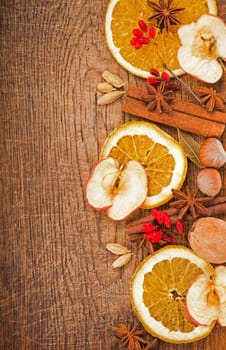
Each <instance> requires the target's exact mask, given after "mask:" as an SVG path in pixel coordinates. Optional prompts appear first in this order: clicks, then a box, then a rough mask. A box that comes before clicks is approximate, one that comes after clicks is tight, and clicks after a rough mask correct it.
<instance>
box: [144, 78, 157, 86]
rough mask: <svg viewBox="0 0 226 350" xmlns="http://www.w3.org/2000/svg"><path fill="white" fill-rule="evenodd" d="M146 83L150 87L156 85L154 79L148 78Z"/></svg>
mask: <svg viewBox="0 0 226 350" xmlns="http://www.w3.org/2000/svg"><path fill="white" fill-rule="evenodd" d="M146 83H147V84H151V85H155V84H157V83H158V81H157V80H156V79H155V78H152V77H150V78H147V79H146Z"/></svg>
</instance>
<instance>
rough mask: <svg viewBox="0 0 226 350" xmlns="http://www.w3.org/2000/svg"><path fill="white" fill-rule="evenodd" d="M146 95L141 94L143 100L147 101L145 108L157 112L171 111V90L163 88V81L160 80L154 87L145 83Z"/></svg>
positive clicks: (172, 97)
mask: <svg viewBox="0 0 226 350" xmlns="http://www.w3.org/2000/svg"><path fill="white" fill-rule="evenodd" d="M146 87H147V92H148V93H147V95H144V96H142V99H143V101H145V102H147V103H148V104H147V109H148V110H149V111H150V112H151V111H156V112H158V113H162V112H166V113H169V112H170V111H172V108H171V107H170V105H169V103H168V102H170V101H172V100H173V99H174V96H173V94H172V91H171V90H169V91H167V90H165V82H163V81H162V82H161V83H160V84H159V85H158V86H157V87H156V88H155V87H154V86H152V85H151V84H146Z"/></svg>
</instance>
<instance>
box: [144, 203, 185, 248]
mask: <svg viewBox="0 0 226 350" xmlns="http://www.w3.org/2000/svg"><path fill="white" fill-rule="evenodd" d="M151 214H152V215H153V217H154V220H153V222H152V223H151V222H147V223H145V224H143V225H142V228H141V230H142V232H144V234H145V238H146V239H148V240H150V241H151V243H158V242H159V241H160V240H163V241H166V242H172V243H173V242H175V241H176V238H175V237H174V236H173V235H172V233H171V232H168V229H169V228H171V227H172V223H171V219H170V216H169V215H168V213H167V212H165V211H162V210H158V209H153V210H152V211H151ZM175 227H176V231H177V233H179V234H182V233H184V225H183V223H182V222H181V221H177V222H176V223H175Z"/></svg>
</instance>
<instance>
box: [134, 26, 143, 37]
mask: <svg viewBox="0 0 226 350" xmlns="http://www.w3.org/2000/svg"><path fill="white" fill-rule="evenodd" d="M133 34H134V35H135V36H136V37H138V38H140V37H142V36H143V33H142V31H141V30H140V29H138V28H134V29H133Z"/></svg>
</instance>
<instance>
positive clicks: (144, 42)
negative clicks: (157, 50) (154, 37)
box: [138, 36, 150, 44]
mask: <svg viewBox="0 0 226 350" xmlns="http://www.w3.org/2000/svg"><path fill="white" fill-rule="evenodd" d="M138 40H139V42H140V43H141V44H149V43H150V39H149V38H145V37H144V36H142V37H141V38H138Z"/></svg>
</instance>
